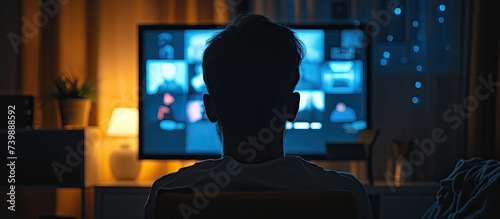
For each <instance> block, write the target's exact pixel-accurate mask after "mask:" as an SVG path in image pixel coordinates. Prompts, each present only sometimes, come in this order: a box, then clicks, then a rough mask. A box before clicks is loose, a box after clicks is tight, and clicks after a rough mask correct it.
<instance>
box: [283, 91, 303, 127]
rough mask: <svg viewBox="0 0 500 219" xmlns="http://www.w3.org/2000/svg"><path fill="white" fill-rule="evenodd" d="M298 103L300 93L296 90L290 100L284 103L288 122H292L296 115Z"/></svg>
mask: <svg viewBox="0 0 500 219" xmlns="http://www.w3.org/2000/svg"><path fill="white" fill-rule="evenodd" d="M299 103H300V94H299V93H298V92H294V93H293V94H292V97H291V98H290V101H288V103H287V105H286V110H287V116H286V118H287V120H288V121H289V122H293V121H294V120H295V118H296V117H297V113H298V112H299Z"/></svg>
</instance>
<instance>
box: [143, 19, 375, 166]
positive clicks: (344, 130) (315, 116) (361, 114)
mask: <svg viewBox="0 0 500 219" xmlns="http://www.w3.org/2000/svg"><path fill="white" fill-rule="evenodd" d="M292 27H293V28H292V30H293V31H294V32H295V33H296V36H297V37H298V38H299V39H300V40H301V41H302V43H303V45H304V47H305V49H306V54H305V56H304V59H303V61H302V64H301V65H300V74H301V78H300V80H299V83H298V85H297V87H296V91H297V92H299V93H300V96H301V98H300V106H299V113H298V115H297V119H296V120H295V121H294V122H287V124H286V133H285V140H284V142H285V153H286V155H299V156H302V157H304V158H306V159H308V158H310V159H322V158H326V146H325V145H326V143H335V142H353V141H355V139H356V137H357V135H358V132H359V131H361V130H363V129H366V128H368V127H369V91H368V89H369V78H368V76H369V70H370V66H369V54H370V46H369V45H370V44H369V40H368V39H367V36H366V35H365V34H364V32H363V31H362V30H364V28H363V27H362V26H345V25H330V26H292ZM220 31H222V29H220V28H217V27H215V26H178V25H140V26H139V87H140V88H141V89H142V91H143V92H141V93H142V94H140V98H139V100H140V101H139V114H140V116H139V158H141V159H205V158H217V157H220V156H221V154H222V143H221V141H220V140H219V138H218V135H217V131H216V128H215V124H214V123H211V122H210V121H209V120H208V119H207V116H206V115H205V110H204V106H203V101H202V96H203V94H205V93H207V90H206V87H205V84H204V82H203V76H202V75H203V69H202V56H203V52H204V50H205V48H206V42H207V40H208V39H210V37H211V36H213V35H214V34H217V33H218V32H220ZM255 89H258V87H256V88H255Z"/></svg>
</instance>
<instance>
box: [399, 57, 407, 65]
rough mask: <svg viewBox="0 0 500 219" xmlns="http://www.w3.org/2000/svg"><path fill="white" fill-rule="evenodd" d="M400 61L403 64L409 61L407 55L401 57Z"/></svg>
mask: <svg viewBox="0 0 500 219" xmlns="http://www.w3.org/2000/svg"><path fill="white" fill-rule="evenodd" d="M399 61H400V62H401V63H403V64H406V63H407V62H408V59H407V58H406V57H401V59H399Z"/></svg>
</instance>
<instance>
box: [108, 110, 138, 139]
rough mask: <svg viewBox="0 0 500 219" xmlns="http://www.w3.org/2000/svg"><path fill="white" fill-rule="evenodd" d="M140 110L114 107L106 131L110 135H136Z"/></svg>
mask: <svg viewBox="0 0 500 219" xmlns="http://www.w3.org/2000/svg"><path fill="white" fill-rule="evenodd" d="M138 119H139V111H138V110H137V109H136V108H127V107H117V108H115V109H113V113H112V114H111V119H110V121H109V124H108V129H107V131H106V133H107V134H108V136H116V137H124V136H136V135H137V133H138Z"/></svg>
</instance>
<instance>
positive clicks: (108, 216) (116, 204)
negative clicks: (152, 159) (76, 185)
mask: <svg viewBox="0 0 500 219" xmlns="http://www.w3.org/2000/svg"><path fill="white" fill-rule="evenodd" d="M152 184H153V182H140V183H139V182H109V183H106V182H104V183H98V184H96V185H95V186H93V187H91V188H88V190H89V192H90V194H89V196H93V201H94V204H93V206H94V207H93V209H92V210H90V211H93V215H94V217H92V218H95V219H115V218H120V219H142V218H143V217H144V216H143V215H144V204H145V203H146V199H147V197H148V194H149V187H150V186H151V185H152Z"/></svg>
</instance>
